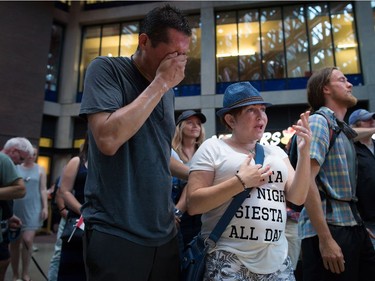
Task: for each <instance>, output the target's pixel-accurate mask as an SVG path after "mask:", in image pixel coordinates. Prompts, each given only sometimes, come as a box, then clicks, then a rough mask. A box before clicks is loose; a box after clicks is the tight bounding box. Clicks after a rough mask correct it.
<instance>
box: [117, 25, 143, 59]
mask: <svg viewBox="0 0 375 281" xmlns="http://www.w3.org/2000/svg"><path fill="white" fill-rule="evenodd" d="M138 33H139V24H138V22H130V23H124V24H122V25H121V46H120V56H122V57H130V56H131V55H132V54H134V53H135V51H136V50H137V46H138Z"/></svg>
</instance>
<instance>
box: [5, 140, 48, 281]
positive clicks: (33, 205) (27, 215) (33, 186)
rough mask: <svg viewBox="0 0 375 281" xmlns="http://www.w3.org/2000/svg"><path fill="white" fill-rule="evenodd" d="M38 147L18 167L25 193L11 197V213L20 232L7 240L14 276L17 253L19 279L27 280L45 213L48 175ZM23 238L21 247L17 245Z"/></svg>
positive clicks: (16, 278)
mask: <svg viewBox="0 0 375 281" xmlns="http://www.w3.org/2000/svg"><path fill="white" fill-rule="evenodd" d="M37 154H38V149H37V148H36V147H34V153H33V154H31V155H29V157H27V158H26V160H25V162H24V163H23V164H22V165H18V166H17V171H18V173H19V175H20V176H22V177H23V180H24V182H25V185H26V195H25V197H23V198H20V199H16V200H14V206H13V211H14V214H15V215H16V216H17V217H19V218H20V219H21V221H22V228H21V235H20V237H19V238H18V239H16V240H14V241H12V242H11V243H10V258H11V265H12V270H13V280H18V279H19V260H20V253H21V259H22V275H21V276H22V280H24V281H29V280H31V279H30V276H29V266H30V260H31V255H32V251H33V242H34V238H35V234H36V231H37V230H38V229H39V228H40V227H41V226H42V224H43V221H44V220H46V219H47V217H48V200H47V185H46V182H47V176H46V172H45V170H44V168H43V167H42V166H40V165H38V164H37V163H35V160H36V158H37ZM21 242H22V250H21V252H20V245H21Z"/></svg>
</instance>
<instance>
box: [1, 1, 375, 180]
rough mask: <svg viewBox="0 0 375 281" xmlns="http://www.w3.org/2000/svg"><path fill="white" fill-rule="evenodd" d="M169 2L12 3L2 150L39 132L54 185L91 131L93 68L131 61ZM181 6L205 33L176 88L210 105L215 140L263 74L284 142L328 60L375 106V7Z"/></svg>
mask: <svg viewBox="0 0 375 281" xmlns="http://www.w3.org/2000/svg"><path fill="white" fill-rule="evenodd" d="M163 3H165V2H153V1H124V2H122V1H107V2H100V1H87V2H83V1H82V2H79V1H72V2H1V3H0V6H1V7H0V16H1V17H0V18H1V21H2V22H4V24H2V25H1V27H0V32H1V33H0V35H2V38H5V39H6V40H4V41H3V40H2V43H1V44H0V50H2V51H3V52H2V53H3V54H8V55H6V56H4V57H3V59H2V60H1V61H0V73H1V74H2V75H1V76H2V77H0V82H1V83H2V85H3V87H2V89H0V91H1V95H0V99H1V101H0V112H1V114H2V116H3V122H2V123H3V125H0V128H1V130H0V132H1V133H0V141H1V145H3V144H4V142H5V140H6V138H8V137H10V136H15V135H22V136H25V137H28V138H30V140H31V141H32V142H33V143H35V144H38V145H39V146H40V154H41V155H40V157H39V160H40V161H41V162H42V163H43V164H44V165H45V166H46V168H47V170H48V172H49V181H50V182H53V181H54V179H55V178H56V177H57V176H58V175H59V174H60V173H61V170H62V168H63V166H64V165H65V163H66V162H67V161H68V160H69V159H70V157H71V156H72V155H73V154H75V153H77V150H78V147H79V145H80V144H81V143H82V139H83V138H84V135H85V131H86V124H85V122H84V121H83V120H81V119H80V118H79V117H78V112H79V107H80V100H81V97H82V92H83V81H84V75H85V70H86V68H87V66H88V64H89V63H90V61H91V60H92V59H93V58H95V57H96V56H130V55H131V54H132V53H133V52H134V50H135V48H136V46H137V34H138V26H139V21H140V20H141V19H142V18H143V16H144V15H145V14H146V13H147V12H148V11H150V10H151V9H153V8H154V7H157V6H159V5H162V4H163ZM170 3H171V4H172V5H174V6H176V7H178V8H179V9H181V10H182V11H183V12H184V13H185V14H186V15H187V16H188V17H189V21H190V23H191V26H192V28H193V36H192V44H191V48H190V51H189V54H188V55H189V63H188V66H187V68H186V77H185V79H184V81H182V83H181V84H180V85H179V86H178V87H176V89H175V93H176V107H175V109H176V115H177V114H178V113H179V112H180V111H182V110H185V109H195V110H200V111H201V112H203V113H204V114H205V115H206V116H207V123H206V124H205V128H206V132H207V136H214V135H216V136H218V135H220V134H224V133H225V128H224V127H223V126H222V125H221V124H220V122H219V120H218V118H217V117H216V111H217V109H219V108H220V107H221V105H222V98H223V95H222V94H223V92H224V91H225V88H226V87H227V86H228V85H229V84H231V83H234V82H237V81H251V83H252V84H253V85H254V86H255V87H256V88H258V89H259V90H260V91H261V92H262V95H263V97H264V98H265V100H267V101H268V102H271V103H272V104H273V105H274V106H273V107H271V108H269V109H267V113H268V115H269V119H270V121H269V124H268V127H267V133H266V134H265V138H264V141H265V142H268V143H270V144H278V143H279V142H280V141H281V139H282V138H283V137H284V133H283V130H285V129H287V128H288V127H289V126H290V125H291V124H293V123H294V122H295V121H296V120H297V119H298V116H299V114H300V113H301V112H302V111H304V110H305V109H307V99H306V92H305V87H306V82H307V80H308V77H309V76H310V75H311V73H312V72H313V71H315V70H317V69H319V68H321V67H324V66H332V65H336V66H338V67H339V68H340V69H341V70H342V71H343V72H344V74H345V75H346V76H347V77H348V79H349V81H350V82H351V83H352V84H353V85H354V95H355V96H356V97H357V98H358V99H359V103H358V105H357V107H364V108H367V109H369V110H372V111H373V110H375V98H374V94H373V92H374V91H375V76H374V75H373V73H375V54H374V52H373V49H374V48H375V36H374V11H373V3H372V2H370V1H340V2H333V1H322V2H316V1H311V2H307V1H282V2H280V1H173V2H172V1H171V2H170ZM15 22H17V24H16V25H15V24H14V23H15ZM3 42H6V43H3ZM353 110H354V109H353ZM349 113H350V112H349ZM349 113H348V115H349ZM6 120H10V121H9V122H7V121H6ZM281 142H282V141H281Z"/></svg>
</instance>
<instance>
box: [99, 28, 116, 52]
mask: <svg viewBox="0 0 375 281" xmlns="http://www.w3.org/2000/svg"><path fill="white" fill-rule="evenodd" d="M119 47H120V24H111V25H104V26H103V31H102V43H101V48H100V55H101V56H107V57H118V55H119Z"/></svg>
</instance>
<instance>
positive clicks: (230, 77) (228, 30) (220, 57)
mask: <svg viewBox="0 0 375 281" xmlns="http://www.w3.org/2000/svg"><path fill="white" fill-rule="evenodd" d="M238 51H239V50H238V39H237V18H236V13H235V12H226V13H218V14H217V15H216V67H217V82H230V81H238Z"/></svg>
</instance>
